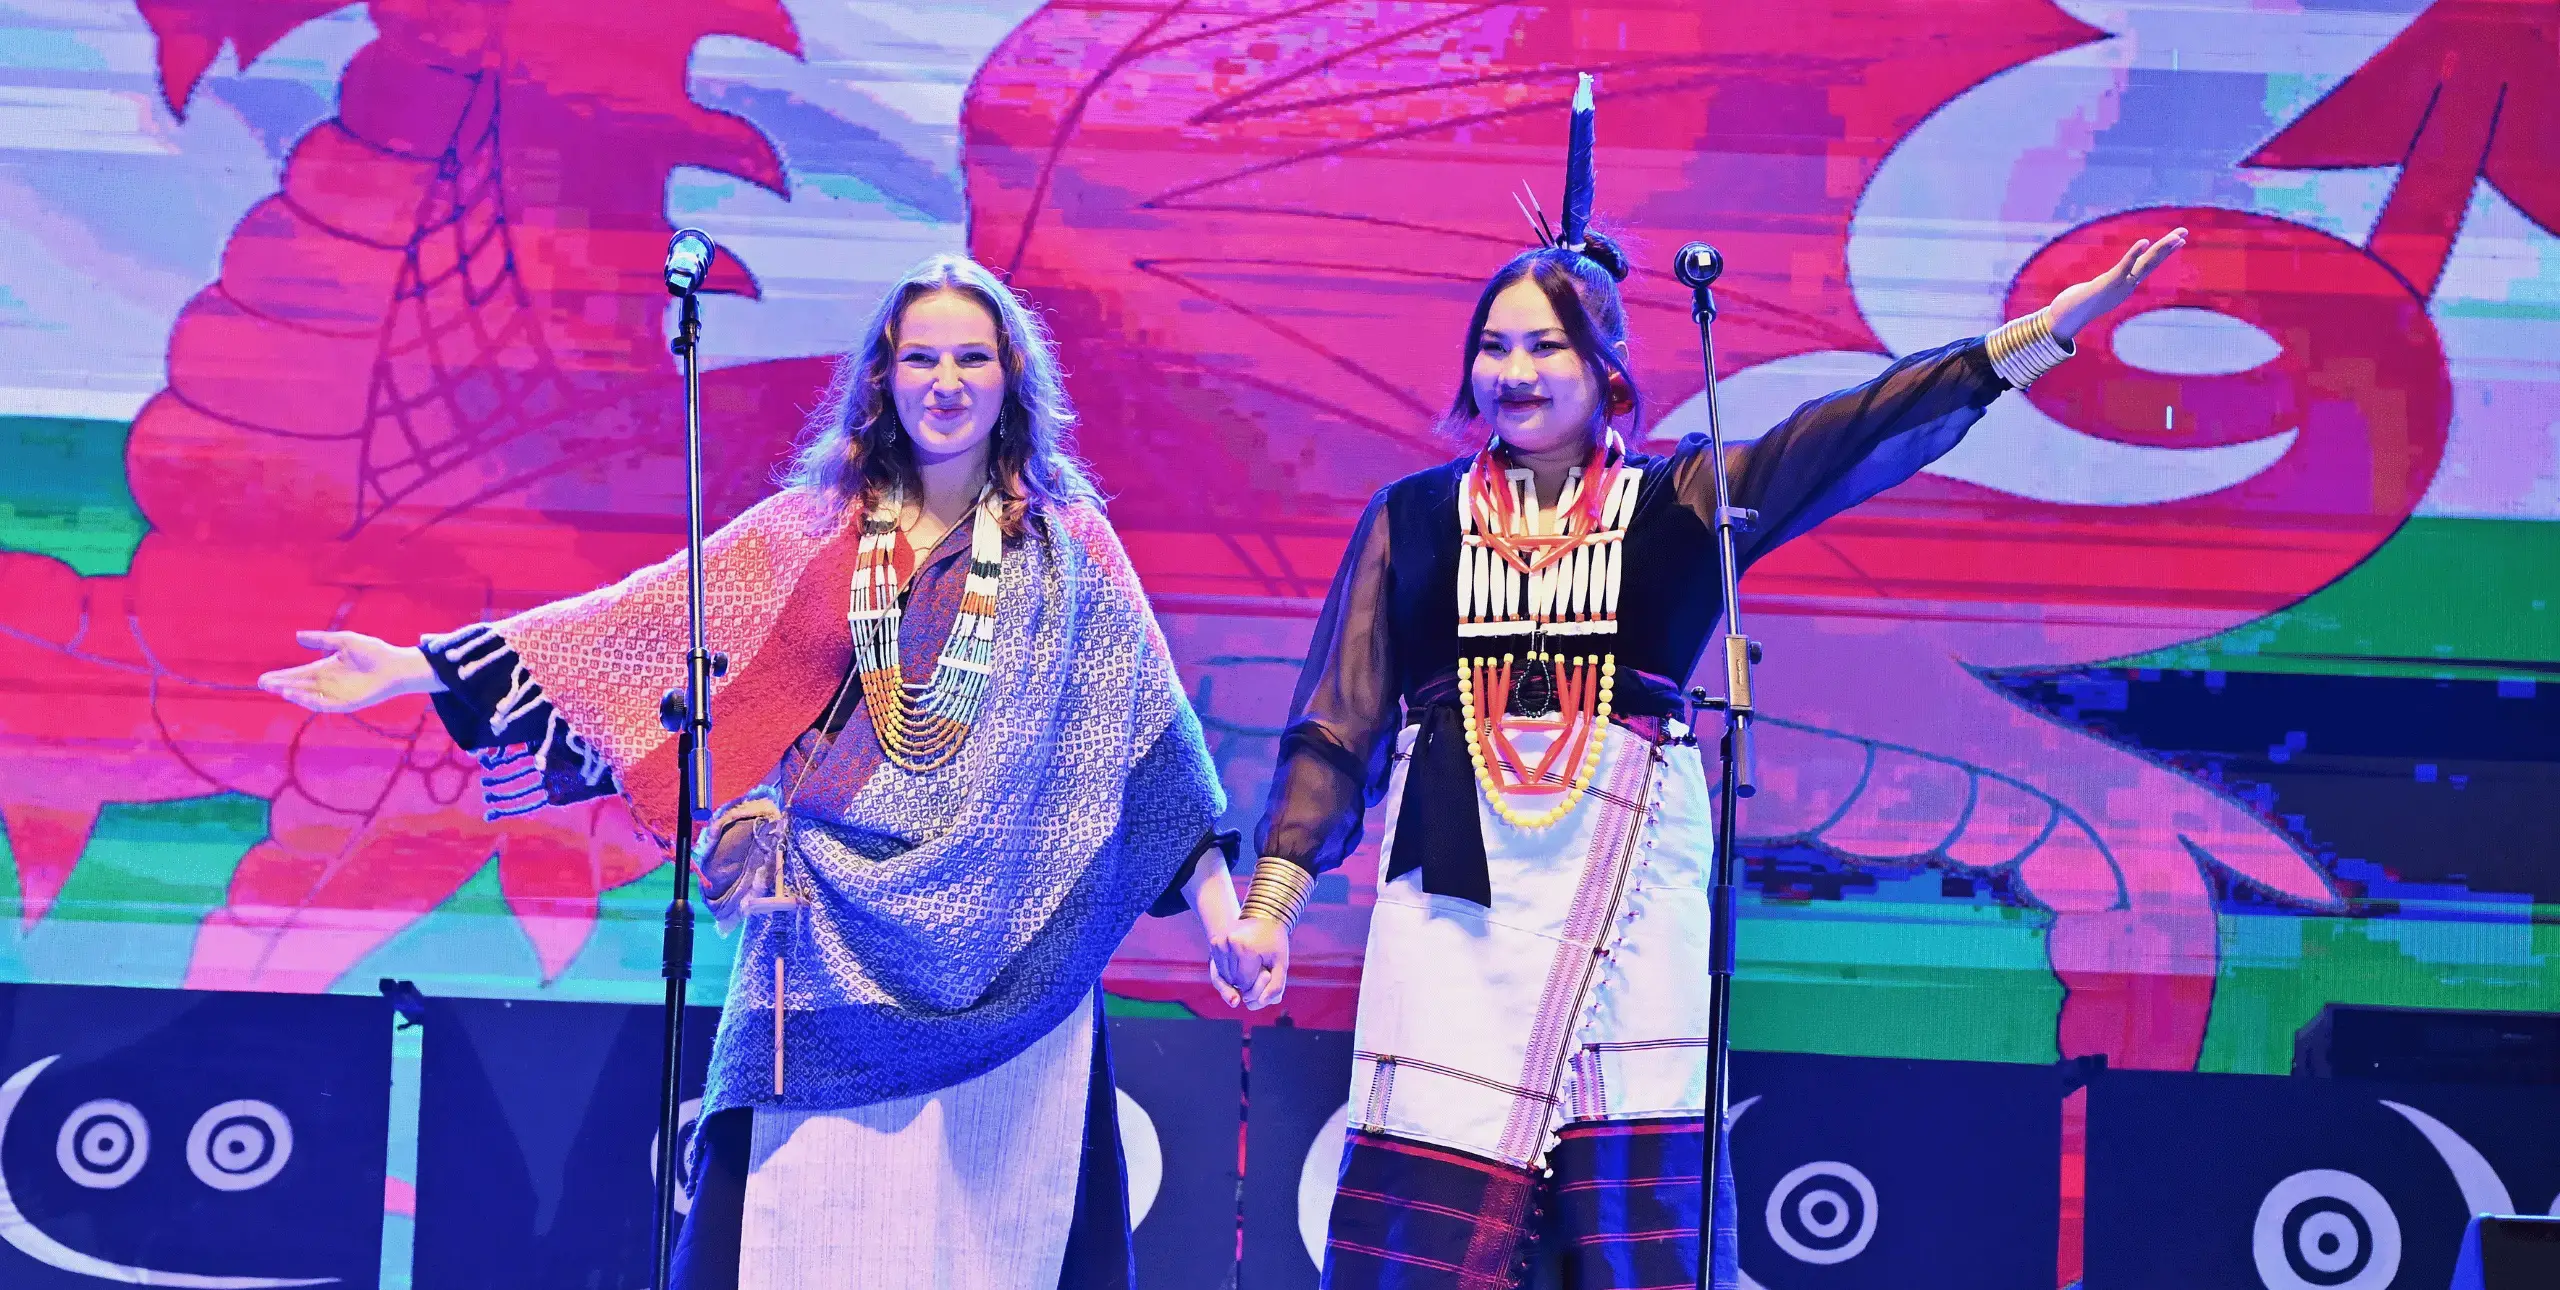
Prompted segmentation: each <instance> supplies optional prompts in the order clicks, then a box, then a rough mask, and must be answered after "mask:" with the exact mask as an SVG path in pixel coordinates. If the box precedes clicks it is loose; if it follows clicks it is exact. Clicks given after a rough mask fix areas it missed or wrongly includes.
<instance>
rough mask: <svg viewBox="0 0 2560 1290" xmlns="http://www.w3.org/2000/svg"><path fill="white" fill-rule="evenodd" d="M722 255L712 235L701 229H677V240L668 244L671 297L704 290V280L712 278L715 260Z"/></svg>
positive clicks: (668, 279) (669, 293)
mask: <svg viewBox="0 0 2560 1290" xmlns="http://www.w3.org/2000/svg"><path fill="white" fill-rule="evenodd" d="M718 253H719V251H718V248H716V247H714V246H713V245H712V244H711V238H710V235H708V234H706V233H704V232H703V231H702V230H701V229H698V228H687V229H678V230H676V235H675V239H674V240H673V241H670V242H668V243H667V294H668V295H671V296H689V295H692V294H693V293H694V292H696V291H699V290H701V289H702V280H703V279H705V278H707V277H710V276H711V259H712V257H713V256H715V255H717V254H718Z"/></svg>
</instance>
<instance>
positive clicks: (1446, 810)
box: [1387, 667, 1681, 908]
mask: <svg viewBox="0 0 2560 1290" xmlns="http://www.w3.org/2000/svg"><path fill="white" fill-rule="evenodd" d="M1615 689H1616V694H1615V700H1614V702H1613V703H1612V704H1611V710H1612V713H1613V715H1617V716H1629V717H1670V716H1674V715H1677V714H1679V713H1680V711H1681V703H1680V687H1679V686H1678V685H1676V684H1674V683H1672V682H1671V681H1669V680H1667V679H1665V678H1663V677H1659V676H1655V675H1653V674H1652V673H1650V672H1639V671H1636V670H1635V669H1633V668H1623V667H1622V668H1620V669H1618V683H1617V686H1616V687H1615ZM1404 704H1405V715H1406V719H1407V721H1408V722H1409V723H1410V724H1412V725H1415V726H1418V727H1420V729H1418V730H1417V731H1415V733H1414V736H1413V755H1412V761H1411V762H1410V763H1408V764H1407V765H1406V767H1405V772H1404V801H1403V804H1402V805H1401V806H1400V807H1399V808H1398V809H1397V812H1396V844H1395V849H1394V851H1393V852H1391V853H1390V854H1389V855H1388V857H1387V880H1388V881H1390V882H1392V881H1394V880H1395V879H1397V878H1401V877H1403V876H1404V875H1406V874H1409V873H1411V872H1413V871H1414V870H1416V869H1419V870H1421V871H1422V889H1423V890H1424V891H1426V892H1429V893H1430V894H1432V895H1434V896H1450V897H1454V898H1456V899H1459V900H1468V901H1473V902H1475V903H1476V904H1479V905H1483V906H1487V907H1488V908H1489V907H1491V906H1492V904H1493V878H1492V875H1491V874H1490V873H1489V872H1488V870H1487V869H1486V866H1485V850H1484V827H1483V823H1482V821H1481V820H1480V818H1479V817H1478V816H1477V814H1476V793H1477V788H1476V771H1475V763H1474V762H1473V761H1472V760H1470V759H1469V758H1468V756H1467V726H1466V720H1465V718H1464V717H1463V716H1462V715H1461V714H1460V712H1459V709H1458V676H1457V673H1456V672H1454V671H1451V672H1443V673H1441V674H1440V675H1439V676H1436V677H1434V678H1432V679H1431V680H1430V681H1427V682H1425V683H1424V684H1423V685H1422V687H1421V688H1420V689H1419V690H1417V691H1415V692H1414V693H1411V694H1408V695H1406V696H1405V700H1404Z"/></svg>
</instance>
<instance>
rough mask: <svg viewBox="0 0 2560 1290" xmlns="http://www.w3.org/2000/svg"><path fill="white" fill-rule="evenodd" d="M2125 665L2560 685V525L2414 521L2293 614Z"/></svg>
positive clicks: (2137, 658)
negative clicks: (2558, 682) (2534, 680)
mask: <svg viewBox="0 0 2560 1290" xmlns="http://www.w3.org/2000/svg"><path fill="white" fill-rule="evenodd" d="M2121 663H2122V665H2123V666H2127V667H2153V668H2163V669H2174V670H2180V671H2201V672H2290V673H2297V674H2299V673H2312V674H2319V675H2327V676H2400V677H2421V678H2430V679H2440V680H2503V679H2532V678H2537V677H2539V678H2549V679H2554V680H2560V523H2552V522H2549V521H2539V520H2447V519H2414V520H2411V521H2409V523H2408V524H2407V525H2406V526H2405V527H2403V528H2402V529H2401V530H2400V532H2399V533H2398V535H2396V536H2394V537H2393V538H2392V539H2391V540H2390V541H2389V542H2386V543H2384V544H2383V545H2382V547H2381V549H2379V550H2377V551H2375V552H2374V553H2373V554H2372V555H2371V556H2369V557H2367V558H2366V560H2365V562H2364V563H2363V564H2360V565H2358V566H2356V568H2355V569H2354V570H2353V571H2351V572H2349V573H2348V574H2347V576H2345V577H2343V578H2340V579H2339V580H2338V581H2336V582H2334V583H2331V584H2330V585H2329V586H2327V587H2324V588H2322V589H2321V590H2319V591H2316V592H2314V593H2312V594H2311V595H2310V596H2309V597H2307V598H2305V599H2304V600H2303V601H2302V602H2301V603H2300V604H2297V605H2295V606H2293V607H2292V608H2290V609H2285V610H2281V611H2278V612H2276V613H2273V614H2269V615H2267V616H2266V617H2264V618H2261V619H2258V620H2257V621H2255V622H2251V623H2246V624H2243V625H2241V626H2239V627H2235V628H2233V629H2231V630H2230V631H2227V632H2224V633H2222V634H2221V635H2219V636H2213V637H2209V638H2207V639H2205V640H2202V641H2197V642H2194V643H2192V644H2188V645H2180V646H2175V647H2173V648H2170V649H2164V650H2157V651H2154V652H2152V653H2149V654H2141V655H2136V656H2135V657H2133V658H2129V659H2124V660H2121Z"/></svg>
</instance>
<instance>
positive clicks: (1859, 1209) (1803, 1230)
mask: <svg viewBox="0 0 2560 1290" xmlns="http://www.w3.org/2000/svg"><path fill="white" fill-rule="evenodd" d="M1767 1218H1768V1221H1769V1239H1770V1240H1772V1241H1775V1242H1777V1243H1778V1248H1779V1249H1782V1250H1785V1251H1786V1252H1787V1253H1788V1254H1790V1255H1792V1256H1794V1257H1795V1258H1796V1259H1797V1260H1798V1261H1799V1262H1803V1263H1846V1262H1848V1261H1849V1260H1851V1259H1854V1258H1856V1257H1858V1254H1859V1252H1860V1251H1862V1250H1864V1249H1866V1248H1867V1242H1869V1241H1872V1240H1874V1239H1875V1235H1876V1186H1875V1184H1874V1183H1871V1182H1869V1181H1867V1176H1866V1175H1865V1174H1863V1173H1860V1172H1859V1171H1858V1170H1857V1168H1856V1167H1855V1166H1852V1165H1844V1164H1842V1163H1840V1162H1839V1161H1837V1160H1816V1161H1814V1162H1813V1163H1812V1164H1808V1165H1798V1166H1796V1167H1795V1168H1794V1169H1793V1170H1791V1171H1789V1172H1788V1174H1787V1176H1786V1177H1784V1178H1781V1179H1779V1180H1778V1185H1777V1186H1775V1187H1772V1188H1770V1189H1769V1205H1768V1213H1767Z"/></svg>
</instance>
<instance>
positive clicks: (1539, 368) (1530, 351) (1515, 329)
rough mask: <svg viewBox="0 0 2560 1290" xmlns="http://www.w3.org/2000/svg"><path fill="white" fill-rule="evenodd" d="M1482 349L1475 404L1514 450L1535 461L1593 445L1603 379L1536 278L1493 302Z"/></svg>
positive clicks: (1480, 335) (1474, 374) (1478, 342)
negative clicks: (1577, 346) (1577, 348)
mask: <svg viewBox="0 0 2560 1290" xmlns="http://www.w3.org/2000/svg"><path fill="white" fill-rule="evenodd" d="M1475 347H1476V348H1475V364H1474V367H1473V368H1472V369H1471V371H1470V375H1469V377H1468V379H1469V380H1470V381H1471V382H1473V384H1474V387H1475V402H1476V407H1477V408H1478V409H1480V410H1481V411H1482V414H1483V416H1484V418H1485V420H1486V421H1487V422H1488V423H1490V424H1491V425H1492V427H1493V430H1494V433H1496V434H1498V435H1500V436H1502V441H1503V442H1504V443H1507V444H1509V445H1511V449H1512V451H1514V452H1517V453H1521V454H1524V455H1527V456H1531V457H1535V456H1539V455H1542V454H1545V453H1550V452H1555V451H1558V450H1560V449H1563V448H1566V447H1568V446H1573V447H1579V446H1581V445H1584V444H1587V443H1589V442H1590V441H1591V438H1592V436H1593V435H1594V434H1595V433H1596V432H1597V431H1598V430H1599V426H1600V415H1599V414H1600V381H1599V377H1598V375H1597V374H1596V373H1594V372H1593V371H1592V370H1591V365H1590V364H1589V363H1587V362H1584V361H1583V358H1582V355H1581V354H1579V353H1577V352H1575V350H1574V348H1573V342H1572V340H1571V339H1569V338H1568V337H1567V335H1566V334H1565V329H1564V323H1563V322H1562V321H1561V320H1559V319H1558V318H1557V317H1556V309H1555V305H1554V304H1553V303H1551V302H1550V301H1549V300H1548V299H1547V293H1546V292H1545V290H1543V289H1542V288H1540V287H1539V285H1538V284H1537V283H1536V282H1535V281H1533V280H1531V279H1529V278H1527V277H1523V278H1521V279H1520V280H1519V281H1517V282H1514V283H1512V284H1511V285H1510V286H1508V287H1505V288H1503V290H1502V293H1501V294H1500V295H1497V296H1495V297H1494V298H1493V307H1492V308H1491V309H1489V310H1487V311H1486V313H1485V319H1484V329H1483V330H1481V331H1479V332H1477V333H1476V338H1475Z"/></svg>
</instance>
